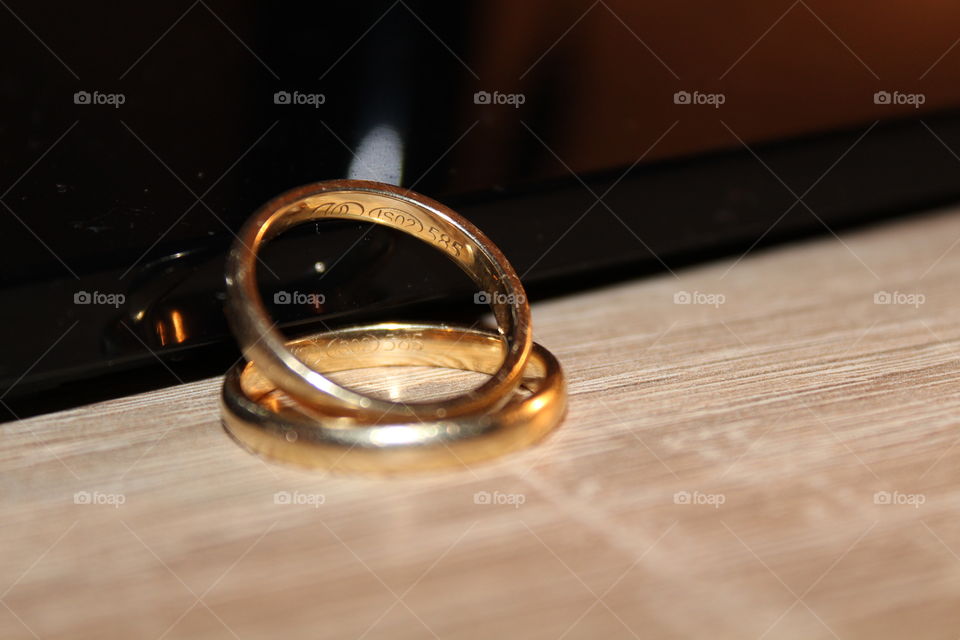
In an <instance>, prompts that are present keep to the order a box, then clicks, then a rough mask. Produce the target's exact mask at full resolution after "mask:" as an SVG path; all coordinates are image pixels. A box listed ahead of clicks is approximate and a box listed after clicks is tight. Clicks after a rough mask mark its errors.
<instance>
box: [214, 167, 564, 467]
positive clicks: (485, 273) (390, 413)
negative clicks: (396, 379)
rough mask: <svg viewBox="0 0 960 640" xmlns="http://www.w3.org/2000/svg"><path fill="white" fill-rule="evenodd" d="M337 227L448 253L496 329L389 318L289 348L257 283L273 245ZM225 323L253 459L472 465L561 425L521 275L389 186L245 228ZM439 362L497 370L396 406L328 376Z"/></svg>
mask: <svg viewBox="0 0 960 640" xmlns="http://www.w3.org/2000/svg"><path fill="white" fill-rule="evenodd" d="M326 218H339V219H348V220H363V221H366V222H372V223H375V224H381V225H384V226H388V227H392V228H394V229H399V230H401V231H404V232H406V233H409V234H410V235H412V236H414V237H416V238H419V239H421V240H423V241H425V242H427V243H428V244H430V245H431V246H433V247H436V248H437V249H439V250H440V251H442V252H443V253H445V254H446V255H447V256H448V257H449V258H450V259H451V260H453V262H454V263H456V264H457V265H459V266H460V268H461V269H463V270H464V271H465V272H466V273H467V275H469V276H470V277H471V278H472V279H473V280H474V282H475V283H476V284H477V285H478V287H479V288H480V289H481V290H482V291H486V292H488V293H489V302H490V306H491V307H492V309H493V315H494V317H495V318H496V320H497V325H498V332H492V331H486V330H477V329H472V328H471V329H468V328H457V327H448V326H443V325H428V324H401V323H384V324H374V325H368V326H360V327H352V328H347V329H339V330H336V331H328V332H325V333H319V334H316V335H313V336H309V337H306V338H300V339H297V340H287V339H286V338H285V337H284V336H283V335H282V334H281V333H280V332H279V331H277V330H276V329H274V323H273V322H272V321H271V320H270V318H269V316H268V315H267V312H266V309H265V308H264V305H263V300H262V299H261V297H260V294H259V291H258V288H257V281H256V263H257V260H258V258H257V254H258V252H259V250H260V248H261V247H262V246H263V244H264V243H266V242H269V241H270V240H271V239H272V238H274V237H275V236H276V235H278V234H279V233H281V232H283V231H284V230H286V229H289V228H291V227H293V226H295V225H297V224H300V223H304V222H309V221H314V220H321V219H326ZM226 281H227V306H226V307H227V308H226V311H227V317H228V320H229V322H230V325H231V328H232V329H233V332H234V334H235V335H236V337H237V340H238V342H239V343H240V347H241V349H242V350H243V354H244V356H245V357H246V359H247V361H248V362H247V363H246V364H238V365H236V366H234V367H233V368H231V369H230V371H228V372H227V374H226V376H225V378H224V382H223V392H222V397H221V413H222V416H223V424H224V426H225V428H226V430H227V431H228V432H229V433H230V434H231V435H232V436H233V437H234V438H235V439H236V440H237V441H238V442H239V443H240V444H241V445H242V446H244V447H246V448H247V449H249V450H250V451H252V452H254V453H257V454H259V455H262V456H264V457H267V458H271V459H274V460H278V461H283V462H288V463H293V464H297V465H300V466H307V467H315V468H316V467H319V468H325V469H334V470H339V471H366V472H375V473H393V472H401V471H413V470H431V469H446V468H456V467H465V466H468V465H470V464H472V463H475V462H479V461H481V460H487V459H490V458H493V457H496V456H498V455H501V454H504V453H506V452H509V451H514V450H517V449H520V448H523V447H526V446H528V445H530V444H532V443H534V442H537V441H538V440H540V439H541V438H543V437H544V436H546V435H547V434H548V433H550V432H551V431H552V430H553V429H554V428H555V427H556V426H557V425H558V424H559V423H560V421H561V419H562V418H563V414H564V412H565V410H566V404H567V389H566V380H565V378H564V374H563V371H562V369H561V368H560V364H559V363H558V362H557V360H556V358H554V357H553V355H552V354H551V353H550V352H549V351H547V350H546V349H544V348H543V347H541V346H540V345H538V344H534V343H533V340H532V337H531V335H532V332H531V326H530V307H529V306H528V305H527V300H526V295H525V293H524V290H523V286H522V285H521V284H520V279H519V278H518V277H517V274H516V273H515V272H514V270H513V267H512V266H510V263H509V262H508V261H507V259H506V258H505V257H504V256H503V254H502V253H500V250H499V249H497V247H496V246H495V245H494V244H493V243H491V242H490V241H489V240H488V239H487V238H486V237H485V236H484V235H483V234H482V233H481V232H480V231H479V230H478V229H477V228H476V227H474V226H473V225H472V224H470V223H469V222H468V221H467V220H465V219H463V218H462V217H460V216H459V215H457V214H456V213H455V212H453V211H451V210H450V209H448V208H447V207H445V206H443V205H442V204H440V203H438V202H434V201H433V200H430V199H429V198H426V197H424V196H421V195H419V194H416V193H413V192H411V191H407V190H404V189H400V188H398V187H394V186H391V185H386V184H380V183H376V182H367V181H361V180H335V181H329V182H319V183H316V184H312V185H308V186H305V187H301V188H299V189H294V190H292V191H288V192H287V193H285V194H283V195H281V196H279V197H277V198H275V199H273V200H271V201H270V202H268V203H267V204H266V205H264V206H263V207H261V208H260V209H259V210H258V211H257V212H256V213H255V214H254V216H253V217H252V218H251V219H250V220H249V221H248V222H247V224H245V225H244V227H243V229H242V230H241V231H240V234H239V236H238V237H237V240H236V242H235V243H234V245H233V247H232V248H231V250H230V254H229V256H228V258H227V278H226ZM400 365H404V366H409V365H429V366H434V367H445V368H452V369H462V370H467V371H476V372H480V373H484V374H487V375H489V376H490V377H489V379H488V380H487V381H486V382H484V383H483V384H481V385H480V386H478V387H476V388H475V389H472V390H470V391H468V392H465V393H462V394H460V395H457V396H454V397H451V398H443V399H439V400H430V401H424V402H409V403H406V402H399V401H396V402H395V401H390V400H386V399H381V398H377V397H375V396H372V395H366V394H362V393H358V392H356V391H353V390H351V389H348V388H346V387H343V386H341V385H339V384H337V383H335V382H334V381H333V380H331V379H330V378H328V377H327V376H326V375H324V374H329V373H333V372H338V371H344V370H348V369H362V368H369V367H382V366H400Z"/></svg>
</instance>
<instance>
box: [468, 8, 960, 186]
mask: <svg viewBox="0 0 960 640" xmlns="http://www.w3.org/2000/svg"><path fill="white" fill-rule="evenodd" d="M477 20H478V21H479V22H480V23H481V24H482V25H485V26H483V27H480V28H478V31H479V32H480V33H484V34H486V35H485V36H484V37H482V38H479V39H481V40H482V42H477V43H475V50H474V51H473V52H471V54H470V55H469V56H468V59H469V60H470V63H471V66H473V68H474V69H476V71H477V75H478V76H479V78H480V79H479V80H478V81H477V83H476V88H477V89H484V90H488V91H494V90H498V91H501V92H504V93H512V92H522V93H524V94H525V97H526V102H525V104H524V105H523V107H522V108H520V109H513V108H510V107H505V108H502V109H486V110H484V112H483V118H482V120H481V123H482V124H483V125H484V126H483V130H484V135H485V136H487V137H488V138H489V139H490V140H491V143H490V144H488V145H486V146H485V147H484V152H485V153H486V154H487V157H488V159H489V162H487V163H486V164H487V171H488V177H490V178H491V179H500V180H504V179H506V177H507V176H509V172H508V168H509V167H510V165H511V160H510V158H509V157H508V154H507V150H509V149H510V142H511V141H512V140H515V139H517V138H519V137H522V136H528V135H529V134H528V133H527V131H525V130H524V126H523V124H522V123H521V122H520V120H524V121H525V122H530V121H531V119H532V117H533V115H534V114H535V113H536V114H540V115H541V116H542V117H544V118H546V119H547V120H548V121H551V122H552V126H550V127H546V128H544V129H542V130H540V131H537V132H536V133H537V134H538V135H540V136H541V137H542V138H543V139H544V140H545V141H547V142H548V143H549V145H550V146H551V147H552V148H553V149H554V150H555V151H556V153H557V155H559V156H560V158H561V159H562V160H563V161H564V162H565V163H567V164H568V165H569V166H570V167H571V168H572V169H573V170H574V171H577V172H588V171H595V170H601V169H606V168H611V167H614V166H619V165H624V166H626V165H629V164H631V163H633V162H634V161H635V160H637V158H638V157H639V156H641V154H643V153H644V152H645V151H646V150H647V149H648V148H649V147H651V145H653V144H654V142H656V141H657V140H658V138H660V137H661V136H663V135H664V133H665V132H666V131H667V130H668V129H669V127H670V126H671V125H672V124H673V123H674V122H676V121H679V122H678V124H677V126H676V127H675V128H674V129H673V130H671V131H670V132H669V134H667V135H666V136H665V137H664V138H663V140H662V141H661V142H660V143H659V144H658V145H656V147H655V148H654V149H653V150H652V151H651V152H650V154H649V155H648V156H647V157H646V158H645V159H646V160H656V159H663V158H670V157H676V156H681V155H684V154H691V153H697V152H702V151H706V150H713V149H722V148H734V147H737V146H738V145H739V143H738V141H737V139H736V136H739V137H740V138H742V139H743V140H744V141H746V142H749V143H757V142H761V141H768V140H776V139H780V138H785V137H791V136H798V135H804V134H811V133H816V132H818V131H822V130H829V129H838V128H845V127H856V126H858V125H863V126H864V127H865V126H867V125H868V124H869V123H871V122H872V121H874V120H878V119H886V118H896V117H902V116H913V115H916V113H917V111H916V110H915V109H914V108H913V107H912V106H910V105H903V106H893V105H878V104H875V103H874V93H875V92H877V91H880V90H886V91H889V92H891V93H893V92H894V91H899V92H901V93H922V94H924V97H925V103H924V104H923V106H922V107H921V109H920V112H921V113H929V112H930V111H934V110H939V109H944V108H952V107H957V106H960V84H958V83H957V81H956V79H957V77H958V73H960V47H958V48H953V47H954V46H955V45H956V44H957V40H958V38H960V5H958V4H956V3H949V2H942V1H932V0H921V1H917V2H914V1H906V0H900V1H896V2H875V3H869V4H865V3H862V2H857V1H855V0H842V1H827V0H773V1H767V2H751V1H749V0H735V1H733V2H723V3H715V2H679V3H677V2H632V1H630V0H605V1H604V2H594V3H591V2H585V1H570V0H566V1H561V2H553V1H546V0H542V1H531V2H512V1H509V0H500V1H497V2H489V3H484V4H483V11H482V12H481V13H479V14H478V15H477ZM571 25H572V26H571ZM545 52H546V53H545ZM680 90H686V91H689V92H691V93H692V92H693V91H700V92H701V93H722V94H723V95H724V96H725V98H726V101H725V103H724V104H723V105H722V106H721V107H720V108H719V109H716V108H713V107H712V106H708V105H702V106H695V105H676V104H674V102H673V95H674V92H676V91H680ZM723 123H726V125H727V126H728V127H729V129H728V128H727V126H724V124H723ZM468 124H470V123H468V122H465V123H464V127H466V125H468ZM731 130H732V131H731ZM734 134H735V135H734ZM493 141H498V144H494V142H493ZM564 174H565V170H564V168H563V166H562V165H560V164H559V163H558V162H557V160H556V159H555V158H553V157H552V156H550V155H549V154H544V157H543V175H545V176H552V175H564ZM480 182H482V180H481V181H480ZM478 184H479V182H478Z"/></svg>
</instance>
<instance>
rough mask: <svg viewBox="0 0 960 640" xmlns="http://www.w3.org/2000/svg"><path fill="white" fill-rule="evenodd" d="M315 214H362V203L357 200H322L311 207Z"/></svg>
mask: <svg viewBox="0 0 960 640" xmlns="http://www.w3.org/2000/svg"><path fill="white" fill-rule="evenodd" d="M313 213H314V215H317V216H362V215H363V205H362V204H360V203H359V202H324V203H323V204H319V205H317V206H316V207H314V208H313Z"/></svg>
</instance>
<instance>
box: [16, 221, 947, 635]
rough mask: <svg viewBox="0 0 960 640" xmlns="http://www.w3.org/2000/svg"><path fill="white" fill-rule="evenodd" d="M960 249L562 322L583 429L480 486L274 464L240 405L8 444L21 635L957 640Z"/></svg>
mask: <svg viewBox="0 0 960 640" xmlns="http://www.w3.org/2000/svg"><path fill="white" fill-rule="evenodd" d="M958 242H960V212H949V211H948V212H936V213H933V214H929V215H926V216H924V217H918V218H913V219H910V220H906V221H899V222H896V223H892V224H888V225H885V226H883V227H879V228H876V229H870V230H865V231H860V232H857V233H854V234H846V235H844V236H842V239H838V238H836V237H833V236H831V235H826V236H824V237H822V238H819V239H817V240H815V241H810V242H805V243H802V244H796V245H791V246H786V247H781V248H778V249H776V250H770V251H764V252H754V253H751V254H750V255H748V256H747V257H746V258H744V259H743V260H741V261H737V260H733V259H729V260H724V261H721V262H717V263H713V264H708V265H703V266H699V267H695V268H690V269H685V270H683V271H679V272H677V273H676V275H675V276H674V275H671V274H665V275H661V276H658V277H652V278H648V279H644V280H638V281H635V282H632V283H629V284H622V285H616V286H611V287H608V288H605V289H598V290H595V291H592V292H589V293H584V294H580V295H575V296H571V297H567V298H561V299H553V300H550V301H547V302H543V303H539V304H536V305H535V308H534V320H535V327H536V339H537V340H538V341H539V342H541V343H543V344H544V345H546V346H547V347H549V348H550V349H551V350H553V351H554V352H555V353H556V354H557V356H558V357H559V358H560V359H561V361H562V362H563V364H564V366H565V367H566V370H567V373H568V374H569V378H570V390H571V403H570V410H569V415H568V417H567V419H566V421H565V424H564V425H563V427H562V428H561V430H560V431H558V432H557V433H556V434H555V435H554V436H553V437H552V438H550V439H549V440H548V441H546V442H545V443H543V444H542V445H541V446H538V447H536V448H534V449H532V450H529V451H526V452H523V453H521V454H517V455H513V456H510V457H508V458H506V459H503V460H500V461H498V462H495V463H492V464H487V465H482V466H477V467H475V468H473V469H471V470H469V471H464V472H458V473H446V474H439V475H431V476H426V477H414V478H404V479H374V478H362V477H343V476H335V475H327V474H324V473H308V472H304V471H298V470H293V469H288V468H284V467H280V466H275V465H271V464H267V463H265V462H263V461H261V460H260V459H258V458H256V457H253V456H251V455H249V454H247V453H246V452H244V451H243V450H241V449H240V448H238V447H237V446H236V445H235V444H234V443H233V442H232V441H231V440H230V439H229V438H228V437H227V436H226V435H225V433H224V431H223V430H222V428H221V426H220V422H219V418H218V406H217V403H218V397H217V395H218V390H219V384H220V381H219V379H211V380H204V381H201V382H197V383H193V384H186V385H182V386H178V387H174V388H169V389H163V390H160V391H155V392H152V393H146V394H143V395H139V396H134V397H128V398H123V399H119V400H113V401H109V402H103V403H100V404H96V405H92V406H87V407H83V408H79V409H75V410H71V411H64V412H61V413H57V414H52V415H47V416H42V417H37V418H32V419H29V420H24V421H21V422H17V423H8V424H5V425H3V426H2V434H3V437H2V439H0V489H2V496H3V500H2V520H0V522H2V525H0V526H2V536H0V542H2V546H0V549H2V553H0V594H2V596H0V603H2V605H3V606H2V607H0V637H2V638H31V637H40V638H70V639H76V638H97V639H102V638H113V637H116V638H244V639H246V638H370V639H373V638H391V639H396V638H430V637H434V636H436V637H440V638H484V639H487V638H491V639H492V638H505V637H506V638H525V639H527V638H531V639H532V638H570V639H574V638H585V639H595V638H629V637H640V638H662V637H663V638H672V637H677V638H680V637H710V638H761V637H763V638H821V637H822V638H831V637H840V638H901V637H910V638H956V637H957V636H958V635H960V518H958V517H957V514H958V510H960V490H958V484H960V471H958V464H960V446H957V444H958V442H960V432H958V428H957V427H958V423H960V367H958V358H960V313H958V307H960V298H958V296H957V283H958V281H960V247H958V246H957V245H958ZM682 292H687V293H689V294H690V300H691V302H692V304H677V303H675V296H678V299H679V300H682V299H683V297H684V296H683V294H682ZM880 292H889V293H890V294H891V295H890V296H889V300H890V301H891V302H892V304H878V303H877V301H875V296H878V295H879V296H880V297H879V298H878V300H879V301H880V302H883V301H884V298H883V296H882V294H881V293H880ZM917 294H919V295H917ZM711 296H712V297H711ZM921 296H922V297H921ZM710 302H712V303H714V304H712V305H711V304H705V303H710ZM721 302H722V304H721ZM447 375H448V374H447V373H444V372H429V373H424V372H422V371H419V370H417V371H412V372H411V373H410V374H409V376H408V377H407V379H406V380H405V383H408V384H409V385H412V386H413V387H414V389H413V391H414V393H415V394H416V393H418V392H420V391H423V390H424V389H428V388H431V386H432V384H433V383H434V382H435V381H437V380H438V379H447ZM354 380H355V381H357V380H359V381H360V382H359V384H361V385H362V386H363V387H364V388H366V389H381V390H382V389H384V388H385V385H386V383H385V382H384V378H383V376H376V378H375V379H371V376H370V375H369V372H367V373H366V374H363V373H362V372H361V373H360V374H357V376H356V377H355V378H354ZM457 380H458V382H461V379H460V378H458V379H457ZM482 492H487V494H489V495H490V496H491V502H493V503H494V504H478V503H477V501H478V498H477V496H478V494H479V495H481V496H482V495H486V494H483V493H482ZM480 501H481V502H482V499H481V500H480Z"/></svg>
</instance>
